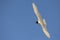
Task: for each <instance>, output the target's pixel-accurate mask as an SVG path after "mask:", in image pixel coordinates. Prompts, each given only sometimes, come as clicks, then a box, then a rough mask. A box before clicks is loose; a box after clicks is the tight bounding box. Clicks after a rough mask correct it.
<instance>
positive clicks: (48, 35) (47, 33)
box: [42, 27, 50, 38]
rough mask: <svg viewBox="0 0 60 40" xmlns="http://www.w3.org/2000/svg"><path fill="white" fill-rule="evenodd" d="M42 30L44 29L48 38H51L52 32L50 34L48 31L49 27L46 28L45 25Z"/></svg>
mask: <svg viewBox="0 0 60 40" xmlns="http://www.w3.org/2000/svg"><path fill="white" fill-rule="evenodd" d="M42 30H43V32H44V34H45V35H46V36H47V37H48V38H50V34H49V32H48V31H47V29H46V28H45V27H43V28H42Z"/></svg>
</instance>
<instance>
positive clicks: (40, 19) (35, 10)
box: [32, 3, 50, 38]
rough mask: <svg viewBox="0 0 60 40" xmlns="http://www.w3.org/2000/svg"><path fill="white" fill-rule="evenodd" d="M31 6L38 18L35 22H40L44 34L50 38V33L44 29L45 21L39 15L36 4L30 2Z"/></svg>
mask: <svg viewBox="0 0 60 40" xmlns="http://www.w3.org/2000/svg"><path fill="white" fill-rule="evenodd" d="M32 6H33V10H34V12H35V14H36V16H37V18H38V21H37V22H36V23H38V24H40V25H41V27H42V30H43V32H44V33H45V35H46V36H47V37H48V38H50V34H49V33H48V31H47V29H46V22H45V19H42V17H41V15H40V14H39V12H38V9H37V7H36V5H35V4H34V3H32Z"/></svg>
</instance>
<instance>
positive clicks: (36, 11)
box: [32, 3, 42, 20]
mask: <svg viewBox="0 0 60 40" xmlns="http://www.w3.org/2000/svg"><path fill="white" fill-rule="evenodd" d="M32 6H33V10H34V12H35V15H36V16H37V18H38V20H42V17H41V15H40V14H39V12H38V9H37V6H36V5H35V4H34V3H32Z"/></svg>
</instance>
